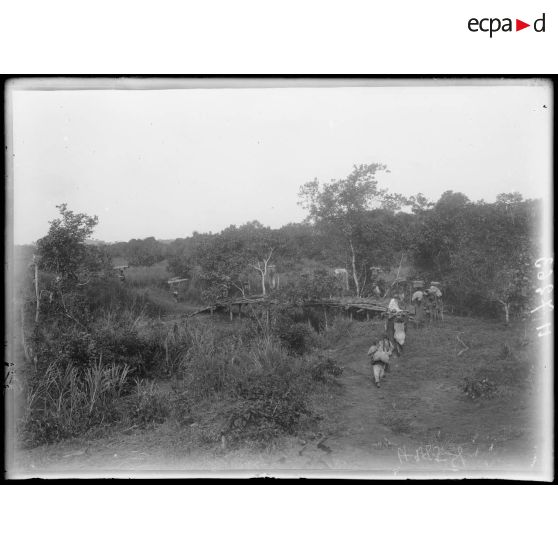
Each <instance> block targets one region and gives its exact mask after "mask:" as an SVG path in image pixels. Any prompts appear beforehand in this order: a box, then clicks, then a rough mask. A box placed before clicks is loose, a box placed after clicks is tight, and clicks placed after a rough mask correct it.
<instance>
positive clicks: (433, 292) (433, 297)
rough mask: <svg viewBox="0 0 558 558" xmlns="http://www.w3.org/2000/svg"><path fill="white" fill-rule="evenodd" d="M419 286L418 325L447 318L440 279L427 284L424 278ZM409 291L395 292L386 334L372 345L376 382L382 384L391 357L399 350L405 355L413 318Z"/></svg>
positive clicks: (416, 296)
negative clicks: (407, 303)
mask: <svg viewBox="0 0 558 558" xmlns="http://www.w3.org/2000/svg"><path fill="white" fill-rule="evenodd" d="M414 286H415V287H416V289H415V290H414V292H413V294H412V296H411V303H412V305H413V307H414V314H413V321H414V324H415V327H420V326H421V325H422V324H423V323H424V321H425V320H428V321H432V320H439V319H443V304H442V291H441V290H440V284H439V283H434V282H433V283H431V284H430V286H429V287H428V288H424V283H423V282H422V281H416V282H415V283H414ZM404 305H405V294H404V293H403V292H400V293H399V294H397V295H395V296H394V297H393V298H392V299H391V300H390V301H389V304H388V308H387V311H386V313H385V328H384V335H383V336H382V338H381V339H379V340H376V341H374V343H373V344H372V345H371V347H370V348H369V349H368V356H369V357H370V364H371V365H372V373H373V375H374V383H375V384H376V387H378V388H379V387H380V380H381V379H382V378H383V377H384V376H385V373H386V372H387V371H388V370H389V364H390V359H391V358H392V356H393V355H394V354H395V355H397V356H401V353H402V352H403V346H404V344H405V338H406V335H407V324H408V322H409V311H407V310H406V309H405V307H404Z"/></svg>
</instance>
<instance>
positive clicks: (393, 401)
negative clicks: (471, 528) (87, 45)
mask: <svg viewBox="0 0 558 558" xmlns="http://www.w3.org/2000/svg"><path fill="white" fill-rule="evenodd" d="M553 96H554V91H553V83H552V81H551V80H546V79H542V78H511V77H509V78H506V77H504V78H496V77H491V78H473V77H469V78H467V77H439V78H430V77H424V78H418V77H417V78H387V77H386V78H380V77H375V78H365V77H354V78H310V77H300V78H281V77H262V78H254V77H250V78H248V77H220V78H217V77H214V78H211V77H197V78H196V77H188V78H183V77H176V78H175V77H136V78H133V77H81V78H77V77H76V78H73V77H66V78H62V77H43V78H39V77H36V78H35V77H29V78H25V77H21V78H17V77H15V78H12V79H10V80H8V81H7V82H6V90H5V99H6V104H5V137H6V177H7V183H6V223H7V224H6V235H5V271H6V291H5V308H6V322H5V323H6V334H5V335H6V339H5V346H6V350H5V363H6V367H5V390H4V397H5V408H6V413H7V414H6V419H7V420H6V421H5V424H6V426H5V428H6V431H5V436H6V440H7V444H6V448H5V456H6V467H7V476H8V477H9V478H11V479H31V478H40V479H64V478H122V479H134V478H153V479H158V478H230V479H233V478H240V479H248V478H254V477H273V478H288V479H299V478H306V479H313V478H316V479H389V480H402V481H403V480H405V479H433V480H441V479H503V480H512V481H515V480H517V481H548V480H552V475H553V471H552V467H553V458H554V447H553V441H554V430H553V423H554V379H553V375H554V369H553V355H552V347H553V338H554V330H553V327H554V320H553V308H554V307H553V245H552V223H553V215H552V211H553V207H552V205H553V193H552V184H553V182H552V181H553V175H552V166H553V152H552V150H553V110H554V107H553Z"/></svg>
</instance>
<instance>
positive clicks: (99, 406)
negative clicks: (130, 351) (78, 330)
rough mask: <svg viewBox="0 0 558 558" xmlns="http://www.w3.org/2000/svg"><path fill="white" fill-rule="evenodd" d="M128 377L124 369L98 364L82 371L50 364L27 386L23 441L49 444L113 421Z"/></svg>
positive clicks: (125, 367)
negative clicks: (117, 403)
mask: <svg viewBox="0 0 558 558" xmlns="http://www.w3.org/2000/svg"><path fill="white" fill-rule="evenodd" d="M128 373H129V368H128V366H126V365H124V366H119V365H115V364H110V365H104V364H103V363H102V361H101V360H99V362H98V363H96V364H94V365H93V366H91V367H88V368H86V369H85V370H83V371H80V370H79V369H78V368H76V367H75V366H74V365H72V364H69V365H67V366H66V367H65V368H60V367H59V366H58V365H56V364H51V365H50V366H48V368H47V369H46V371H45V372H44V374H41V375H39V376H36V377H34V378H32V379H31V381H30V382H29V383H28V386H27V402H26V415H25V416H24V418H23V432H24V438H25V439H26V440H27V441H28V442H31V443H41V442H50V441H54V440H58V439H61V438H65V437H67V436H72V435H77V434H81V433H83V432H84V431H86V430H87V429H88V428H90V427H91V426H94V425H98V424H102V423H103V422H110V421H113V420H114V418H115V415H116V406H115V404H116V401H117V400H118V399H119V398H120V397H121V396H122V394H123V391H124V388H125V386H126V378H127V376H128Z"/></svg>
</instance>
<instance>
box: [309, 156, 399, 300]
mask: <svg viewBox="0 0 558 558" xmlns="http://www.w3.org/2000/svg"><path fill="white" fill-rule="evenodd" d="M382 171H385V172H389V171H388V170H387V167H386V166H385V165H383V164H380V163H373V164H368V165H358V166H356V165H355V166H354V167H353V170H352V172H351V173H350V174H349V175H348V176H347V177H346V178H342V179H338V180H331V181H330V182H327V183H324V184H320V183H319V182H318V180H317V179H314V180H313V181H311V182H307V183H306V184H304V185H303V186H301V188H300V192H299V198H300V204H301V205H302V206H303V207H304V208H305V209H306V210H307V211H308V220H309V221H310V222H311V223H313V224H315V225H316V226H317V227H318V228H320V229H321V230H322V231H323V232H324V233H326V234H327V235H330V236H332V237H337V238H338V239H340V240H341V243H342V245H343V249H344V251H345V253H346V254H348V259H349V261H350V267H351V273H352V278H353V283H354V286H355V294H356V295H357V296H360V295H361V290H362V285H361V280H360V279H359V277H360V276H361V275H362V274H361V270H360V268H361V262H360V261H359V260H360V258H359V250H358V245H359V239H360V238H362V235H363V228H364V225H365V223H366V213H367V211H369V210H371V209H373V208H379V207H381V208H385V209H388V210H391V211H393V210H395V209H398V208H399V207H400V206H401V205H402V203H403V201H404V198H403V197H402V196H400V195H397V194H390V193H389V192H388V190H387V189H382V188H379V187H378V181H377V179H376V174H377V173H378V172H382Z"/></svg>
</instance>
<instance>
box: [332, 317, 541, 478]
mask: <svg viewBox="0 0 558 558" xmlns="http://www.w3.org/2000/svg"><path fill="white" fill-rule="evenodd" d="M463 325H464V324H463V323H461V322H459V321H455V320H453V321H452V320H449V323H445V324H438V325H436V326H433V327H431V328H425V329H421V330H415V329H414V328H410V329H409V332H408V335H407V343H406V345H405V350H404V352H403V354H402V356H401V357H399V358H393V359H392V363H391V366H390V371H389V372H387V373H386V376H385V378H384V380H382V383H381V387H380V388H377V387H376V386H375V384H374V382H373V380H372V373H371V367H370V364H369V360H368V357H367V356H366V353H367V349H368V347H369V345H370V342H371V340H372V339H373V338H374V337H376V336H378V335H380V334H381V333H382V325H381V324H378V323H376V324H372V325H370V326H369V327H366V328H360V334H358V335H355V336H354V337H353V338H352V339H351V341H350V342H349V343H347V344H346V345H345V346H343V347H342V348H340V349H338V350H337V351H335V352H334V353H333V354H334V356H335V358H336V359H337V360H338V362H340V363H343V365H344V373H343V376H342V384H343V386H344V390H345V393H344V396H343V397H342V398H341V399H340V403H339V404H338V406H337V408H336V409H335V410H334V412H333V413H332V415H331V418H330V419H329V420H328V421H327V426H326V430H327V433H328V438H327V441H326V444H327V445H328V447H329V448H330V449H331V453H330V454H329V455H330V460H331V462H330V464H329V465H330V466H331V467H333V468H336V469H345V468H346V469H351V470H353V469H354V467H355V464H357V463H358V469H367V470H370V471H385V472H392V473H393V474H394V475H397V474H405V473H408V472H416V473H417V474H421V473H427V472H429V471H433V472H435V473H437V474H444V475H445V474H447V475H449V476H452V475H455V474H459V472H460V471H464V470H466V471H487V470H488V471H496V472H507V471H509V470H510V463H512V462H513V463H514V464H515V466H516V468H518V469H521V470H526V471H529V469H531V468H532V465H533V464H534V463H535V462H536V442H535V441H534V436H533V432H532V431H531V430H530V429H531V428H533V420H532V414H533V404H532V402H531V401H530V400H529V394H528V393H526V392H524V391H522V390H521V389H517V390H515V391H513V393H512V394H510V393H508V394H507V395H506V394H505V393H504V395H502V396H501V397H498V398H496V399H492V400H478V401H471V400H470V399H468V398H466V397H465V395H464V394H463V391H462V388H461V385H460V383H461V380H462V379H463V377H464V376H465V375H467V374H469V373H471V370H470V359H469V358H461V359H460V358H458V357H457V356H456V353H455V351H454V350H450V349H449V344H448V342H451V340H452V339H453V338H455V337H456V335H457V334H459V333H460V331H461V330H462V329H463ZM473 331H474V330H473ZM473 342H474V343H477V342H478V343H479V344H481V343H482V342H483V340H482V333H480V335H479V337H478V339H477V338H475V339H474V341H473ZM473 342H472V343H473ZM487 342H488V341H487ZM485 349H486V350H490V347H487V348H485ZM517 456H521V457H517Z"/></svg>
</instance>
